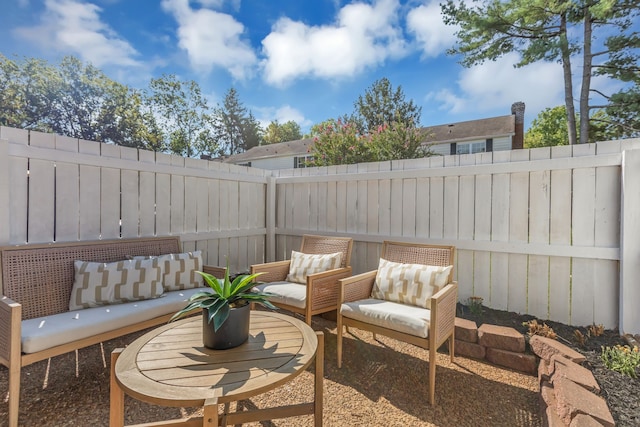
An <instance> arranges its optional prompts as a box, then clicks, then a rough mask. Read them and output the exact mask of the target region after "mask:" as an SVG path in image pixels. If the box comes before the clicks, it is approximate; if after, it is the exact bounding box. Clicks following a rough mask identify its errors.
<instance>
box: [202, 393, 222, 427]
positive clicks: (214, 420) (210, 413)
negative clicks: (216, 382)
mask: <svg viewBox="0 0 640 427" xmlns="http://www.w3.org/2000/svg"><path fill="white" fill-rule="evenodd" d="M202 427H218V398H217V397H212V398H209V399H207V400H205V401H204V413H203V414H202Z"/></svg>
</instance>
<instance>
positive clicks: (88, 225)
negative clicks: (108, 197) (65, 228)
mask: <svg viewBox="0 0 640 427" xmlns="http://www.w3.org/2000/svg"><path fill="white" fill-rule="evenodd" d="M97 188H100V168H98V167H95V166H80V240H97V239H99V238H100V216H101V213H100V207H101V205H100V192H99V191H96V189H97Z"/></svg>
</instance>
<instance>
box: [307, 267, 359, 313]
mask: <svg viewBox="0 0 640 427" xmlns="http://www.w3.org/2000/svg"><path fill="white" fill-rule="evenodd" d="M349 276H351V267H344V268H336V269H333V270H328V271H323V272H321V273H315V274H310V275H308V276H307V301H309V304H311V311H315V310H318V309H322V308H326V307H336V306H337V304H338V291H339V288H340V284H339V283H338V281H339V280H340V279H343V278H345V277H349Z"/></svg>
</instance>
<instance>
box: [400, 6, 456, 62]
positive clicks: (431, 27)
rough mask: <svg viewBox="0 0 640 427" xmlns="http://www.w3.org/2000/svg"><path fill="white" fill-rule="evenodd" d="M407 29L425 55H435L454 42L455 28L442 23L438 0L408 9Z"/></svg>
mask: <svg viewBox="0 0 640 427" xmlns="http://www.w3.org/2000/svg"><path fill="white" fill-rule="evenodd" d="M407 29H408V30H409V32H411V33H413V34H414V35H415V38H416V40H417V41H418V43H419V45H420V48H421V49H422V51H423V55H424V56H426V57H436V56H438V55H440V54H441V53H443V52H445V50H446V49H448V48H450V47H452V46H453V45H454V44H455V42H456V36H455V34H454V33H455V32H456V31H457V28H456V27H454V26H451V25H446V24H445V23H444V21H443V19H442V11H441V10H440V4H439V2H438V1H432V2H430V3H428V4H425V5H422V6H418V7H416V8H415V9H412V10H411V11H409V13H408V14H407Z"/></svg>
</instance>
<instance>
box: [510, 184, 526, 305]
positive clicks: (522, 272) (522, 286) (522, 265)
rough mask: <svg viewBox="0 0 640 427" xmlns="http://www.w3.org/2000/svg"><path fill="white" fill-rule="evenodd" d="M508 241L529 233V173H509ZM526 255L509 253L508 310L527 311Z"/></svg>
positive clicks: (524, 237) (517, 240) (518, 239)
mask: <svg viewBox="0 0 640 427" xmlns="http://www.w3.org/2000/svg"><path fill="white" fill-rule="evenodd" d="M509 189H510V193H509V196H510V197H509V241H511V242H526V241H527V240H528V235H529V222H528V215H529V212H528V211H529V174H528V173H527V172H518V173H514V174H511V182H510V185H509ZM527 261H528V257H527V255H521V254H509V305H508V309H509V310H510V311H515V312H516V313H526V312H527Z"/></svg>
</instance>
